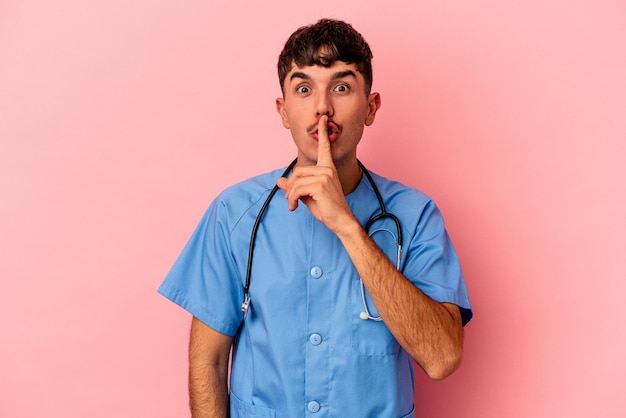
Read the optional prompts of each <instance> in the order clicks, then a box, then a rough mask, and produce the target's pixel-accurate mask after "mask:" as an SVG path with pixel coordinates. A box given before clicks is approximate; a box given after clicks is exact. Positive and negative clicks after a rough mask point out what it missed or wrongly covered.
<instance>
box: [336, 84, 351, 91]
mask: <svg viewBox="0 0 626 418" xmlns="http://www.w3.org/2000/svg"><path fill="white" fill-rule="evenodd" d="M335 91H336V92H337V93H347V92H348V91H350V86H349V85H347V84H338V85H337V86H336V87H335Z"/></svg>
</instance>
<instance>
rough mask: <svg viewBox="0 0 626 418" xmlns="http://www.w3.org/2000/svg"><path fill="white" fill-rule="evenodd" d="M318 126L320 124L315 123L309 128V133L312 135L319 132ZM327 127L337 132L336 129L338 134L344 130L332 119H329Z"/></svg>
mask: <svg viewBox="0 0 626 418" xmlns="http://www.w3.org/2000/svg"><path fill="white" fill-rule="evenodd" d="M317 124H318V122H315V123H314V124H312V125H311V126H309V127H308V128H307V132H308V133H310V134H313V133H315V132H317ZM331 125H332V126H331ZM326 126H327V127H328V129H331V130H335V129H336V130H337V132H341V131H342V130H343V128H342V126H341V125H339V124H338V123H336V122H334V121H332V120H330V119H328V123H327V124H326ZM333 128H334V129H333Z"/></svg>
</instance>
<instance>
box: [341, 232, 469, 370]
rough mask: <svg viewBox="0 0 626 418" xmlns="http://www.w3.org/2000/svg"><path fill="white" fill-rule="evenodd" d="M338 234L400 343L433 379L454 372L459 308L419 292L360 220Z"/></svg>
mask: <svg viewBox="0 0 626 418" xmlns="http://www.w3.org/2000/svg"><path fill="white" fill-rule="evenodd" d="M355 221H356V220H355ZM338 236H339V238H340V240H341V242H342V243H343V245H344V247H345V248H346V251H347V252H348V255H349V256H350V258H351V260H352V262H353V264H354V266H355V268H356V270H357V271H358V273H359V275H360V276H361V279H362V280H363V283H364V285H365V287H366V288H367V290H368V292H369V294H370V296H371V297H372V301H373V302H374V304H375V305H376V308H377V309H378V312H379V314H380V316H381V317H382V318H383V320H384V322H385V325H387V327H388V328H389V331H391V333H392V334H393V335H394V337H396V339H397V340H398V342H399V343H400V345H402V347H403V348H404V349H405V350H406V351H407V352H408V353H409V355H410V356H411V357H412V358H413V359H414V360H415V361H416V362H417V363H418V364H419V365H420V367H421V368H422V369H424V371H425V372H426V373H427V374H428V376H430V377H431V378H432V379H437V380H439V379H443V378H445V377H447V376H449V375H450V374H451V373H452V372H454V371H455V370H456V369H457V368H458V365H459V363H460V361H461V355H462V351H463V326H462V321H461V313H460V310H459V308H458V306H456V305H453V304H449V303H439V302H436V301H434V300H432V299H431V298H429V297H428V296H427V295H426V294H424V293H423V292H422V291H421V290H420V289H418V288H417V287H416V286H415V285H414V284H413V283H411V282H410V281H409V280H408V279H407V278H406V277H404V276H403V275H402V273H400V272H399V271H398V270H396V268H395V266H394V265H393V264H392V263H391V262H390V261H389V259H388V258H387V257H386V256H385V254H384V253H383V252H382V251H381V250H380V248H378V246H377V245H376V243H375V242H374V241H373V240H372V239H371V238H370V237H369V235H368V234H367V232H366V231H365V230H364V229H363V228H362V227H361V225H359V223H358V222H354V223H353V224H352V225H351V226H350V227H348V228H345V229H343V230H342V231H341V233H339V234H338Z"/></svg>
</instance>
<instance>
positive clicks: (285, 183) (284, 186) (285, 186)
mask: <svg viewBox="0 0 626 418" xmlns="http://www.w3.org/2000/svg"><path fill="white" fill-rule="evenodd" d="M276 185H277V186H278V187H279V188H280V189H281V190H282V191H283V192H285V197H286V198H287V202H288V203H287V207H288V209H289V210H290V211H292V212H293V211H294V210H296V209H297V208H298V199H295V200H294V199H290V198H289V180H288V179H287V178H286V177H281V178H279V179H278V181H277V182H276Z"/></svg>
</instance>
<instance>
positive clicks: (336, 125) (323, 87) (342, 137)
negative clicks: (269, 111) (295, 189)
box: [276, 61, 380, 165]
mask: <svg viewBox="0 0 626 418" xmlns="http://www.w3.org/2000/svg"><path fill="white" fill-rule="evenodd" d="M379 107H380V95H379V94H378V93H370V94H368V95H366V94H365V81H364V80H363V76H362V75H361V74H360V73H359V72H358V70H357V68H356V66H355V65H354V64H346V63H345V62H342V61H336V62H335V63H333V65H331V66H330V67H322V66H318V65H314V66H308V67H297V66H296V65H295V64H293V65H292V68H291V71H289V73H288V74H287V76H286V77H285V82H284V97H282V98H278V99H276V109H277V110H278V113H279V114H280V116H281V118H282V122H283V126H284V127H285V128H287V129H289V130H290V131H291V136H292V137H293V140H294V142H295V143H296V146H297V147H298V164H302V165H312V164H315V163H316V162H317V149H318V147H317V123H318V121H319V118H320V117H321V116H322V115H325V114H327V115H328V120H329V123H328V131H329V135H328V136H329V139H330V141H331V149H332V153H333V160H334V161H335V164H336V165H340V164H342V163H344V162H350V161H352V160H354V162H355V161H356V147H357V144H358V143H359V141H360V140H361V136H362V135H363V129H364V128H365V126H369V125H371V124H372V123H374V116H375V114H376V111H377V110H378V108H379Z"/></svg>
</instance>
